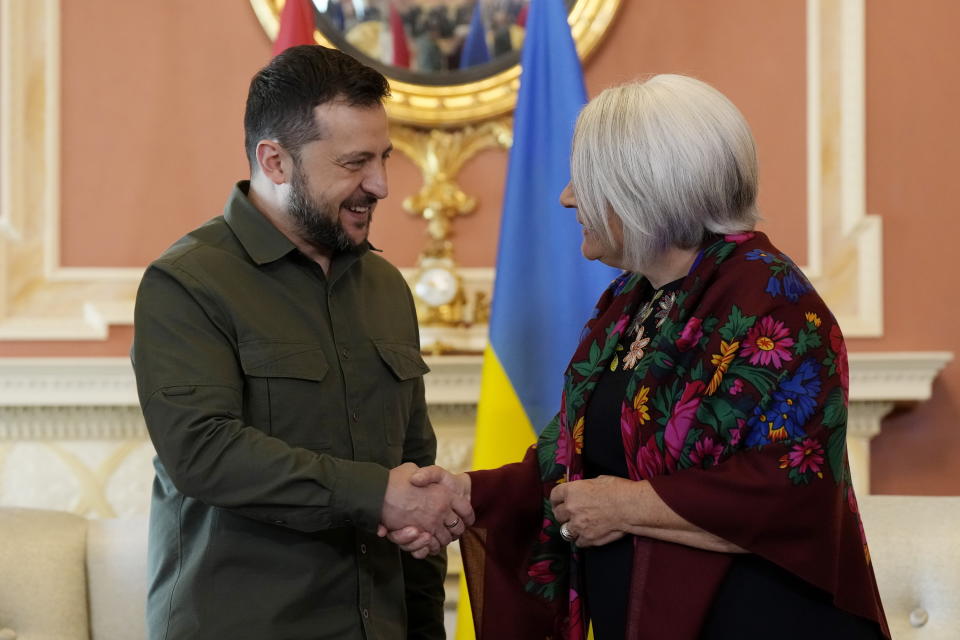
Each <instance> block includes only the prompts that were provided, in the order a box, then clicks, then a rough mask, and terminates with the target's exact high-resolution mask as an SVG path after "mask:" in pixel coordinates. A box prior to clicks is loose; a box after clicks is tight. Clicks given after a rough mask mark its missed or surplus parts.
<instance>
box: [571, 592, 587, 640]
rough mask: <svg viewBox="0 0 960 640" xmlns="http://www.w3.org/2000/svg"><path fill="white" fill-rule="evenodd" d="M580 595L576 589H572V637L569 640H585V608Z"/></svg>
mask: <svg viewBox="0 0 960 640" xmlns="http://www.w3.org/2000/svg"><path fill="white" fill-rule="evenodd" d="M581 604H582V603H581V602H580V594H578V593H577V590H576V589H570V627H569V630H570V636H569V638H568V640H583V638H584V629H583V607H582V606H581Z"/></svg>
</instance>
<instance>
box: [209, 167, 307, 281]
mask: <svg viewBox="0 0 960 640" xmlns="http://www.w3.org/2000/svg"><path fill="white" fill-rule="evenodd" d="M249 190H250V181H249V180H241V181H240V182H238V183H237V184H236V185H235V186H234V187H233V191H232V192H231V193H230V197H229V198H228V199H227V204H226V206H224V208H223V218H224V220H226V221H227V224H228V225H230V229H231V230H232V231H233V233H234V234H235V235H236V236H237V239H238V240H240V244H241V245H243V248H244V250H245V251H246V252H247V254H248V255H249V256H250V258H252V259H253V261H254V262H256V263H257V264H258V265H262V264H266V263H268V262H273V261H274V260H277V259H279V258H282V257H283V256H285V255H287V254H288V253H290V252H291V251H292V250H293V249H295V248H296V247H295V246H294V244H293V243H292V242H290V240H289V239H288V238H287V237H286V236H285V235H283V234H282V233H281V232H280V230H279V229H277V228H276V227H275V226H273V223H272V222H270V221H269V220H268V219H267V217H266V216H264V215H263V214H262V213H260V210H259V209H257V208H256V207H255V206H253V203H252V202H250V200H249V199H248V198H247V193H248V192H249Z"/></svg>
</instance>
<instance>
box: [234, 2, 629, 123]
mask: <svg viewBox="0 0 960 640" xmlns="http://www.w3.org/2000/svg"><path fill="white" fill-rule="evenodd" d="M250 4H251V5H252V6H253V10H254V12H255V13H256V15H257V18H258V19H259V20H260V24H261V25H262V26H263V30H264V31H265V32H266V33H267V36H269V38H270V40H271V41H273V40H276V38H277V32H278V31H279V28H280V24H279V16H280V12H281V11H282V9H283V5H284V4H285V0H250ZM619 5H620V0H577V2H576V4H575V5H574V6H573V8H572V9H571V10H570V15H569V18H568V20H569V22H570V30H571V32H572V33H573V39H574V42H575V43H576V46H577V53H578V54H579V56H580V59H581V60H585V59H586V58H587V57H588V56H589V55H590V53H591V52H592V51H593V50H594V49H595V48H596V46H597V45H598V44H599V43H600V39H601V38H602V37H603V34H604V32H605V31H606V30H607V27H609V26H610V23H611V22H612V21H613V18H614V16H615V15H616V12H617V7H618V6H619ZM314 39H315V40H316V41H317V43H318V44H322V45H324V46H326V47H335V45H334V44H333V43H331V42H330V40H328V39H327V38H326V37H325V36H324V35H323V34H322V33H320V31H315V32H314ZM388 75H389V74H388ZM519 88H520V65H519V64H515V65H513V66H512V67H510V68H509V69H506V70H504V71H501V72H500V73H497V74H494V75H492V76H490V77H488V78H484V79H482V80H477V81H475V82H466V83H463V84H450V85H442V86H435V85H428V84H416V83H411V82H401V81H399V80H396V79H394V78H390V91H391V94H392V95H391V96H390V98H389V99H388V100H387V104H386V107H387V113H388V114H389V115H390V117H391V118H392V119H394V120H396V121H398V122H403V123H406V124H411V125H417V126H422V127H438V126H443V127H446V126H457V125H463V124H468V123H470V122H476V121H478V120H485V119H487V118H493V117H496V116H500V115H503V114H505V113H508V112H510V111H512V110H513V107H514V105H515V104H516V101H517V90H518V89H519Z"/></svg>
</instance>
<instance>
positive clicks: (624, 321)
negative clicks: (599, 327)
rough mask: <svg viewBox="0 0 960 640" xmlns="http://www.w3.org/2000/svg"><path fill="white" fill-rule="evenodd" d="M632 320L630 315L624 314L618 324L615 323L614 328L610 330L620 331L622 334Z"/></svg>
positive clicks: (612, 332) (611, 332) (613, 331)
mask: <svg viewBox="0 0 960 640" xmlns="http://www.w3.org/2000/svg"><path fill="white" fill-rule="evenodd" d="M629 322H630V316H629V315H626V314H624V315H622V316H620V317H619V318H618V319H617V322H616V324H614V325H613V329H611V330H610V334H611V335H612V334H614V333H619V334H622V333H623V332H624V330H626V328H627V324H629Z"/></svg>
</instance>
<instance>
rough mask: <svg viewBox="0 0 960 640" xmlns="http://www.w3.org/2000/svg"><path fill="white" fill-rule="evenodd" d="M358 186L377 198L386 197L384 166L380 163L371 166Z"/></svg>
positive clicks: (385, 171)
mask: <svg viewBox="0 0 960 640" xmlns="http://www.w3.org/2000/svg"><path fill="white" fill-rule="evenodd" d="M360 186H361V187H363V190H364V191H366V192H367V193H369V194H370V195H372V196H373V197H374V198H376V199H378V200H383V199H384V198H386V197H387V192H388V190H387V170H386V168H385V167H384V166H382V165H379V166H374V167H371V168H370V171H369V172H368V173H367V175H366V177H365V178H364V179H363V183H361V185H360Z"/></svg>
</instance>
